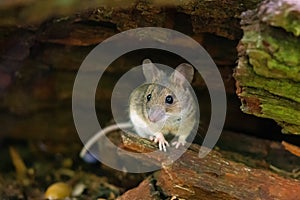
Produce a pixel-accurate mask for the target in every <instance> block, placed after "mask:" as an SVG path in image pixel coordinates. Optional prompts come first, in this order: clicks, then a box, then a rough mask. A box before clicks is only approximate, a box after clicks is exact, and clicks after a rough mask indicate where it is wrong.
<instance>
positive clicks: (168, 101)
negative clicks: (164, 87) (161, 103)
mask: <svg viewBox="0 0 300 200" xmlns="http://www.w3.org/2000/svg"><path fill="white" fill-rule="evenodd" d="M166 103H167V104H172V103H173V97H172V96H171V95H168V96H167V97H166Z"/></svg>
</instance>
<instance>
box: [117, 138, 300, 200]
mask: <svg viewBox="0 0 300 200" xmlns="http://www.w3.org/2000/svg"><path fill="white" fill-rule="evenodd" d="M145 143H149V142H147V140H145V139H141V138H140V137H137V136H128V135H123V145H124V147H125V149H127V150H130V151H133V152H138V153H145V152H149V151H153V150H156V148H157V147H156V146H155V145H153V144H152V145H151V144H150V143H149V144H147V145H145ZM198 152H199V146H198V145H194V144H192V145H191V146H190V148H189V149H188V150H187V151H186V152H185V153H184V154H183V155H182V156H181V157H180V158H179V159H178V160H176V161H172V162H168V161H171V160H168V158H166V157H164V153H161V154H157V157H151V158H149V157H147V156H138V159H140V160H142V163H148V162H152V163H159V162H160V161H161V160H162V158H163V159H166V160H164V162H163V163H161V166H162V168H161V170H159V171H157V172H155V173H154V174H153V176H152V177H149V179H146V180H144V182H142V183H141V184H140V185H139V186H138V187H137V188H134V189H132V190H130V191H128V192H126V193H125V194H123V195H122V196H121V197H120V198H119V200H121V199H136V197H143V196H142V195H143V194H145V195H144V198H145V199H157V198H159V197H163V198H175V197H177V198H178V199H241V200H242V199H243V200H247V199H249V200H252V199H264V200H265V199H281V200H285V199H286V200H296V199H298V198H299V193H300V181H299V180H295V179H290V178H284V177H281V176H279V175H277V174H275V173H273V172H270V171H268V170H265V169H255V168H252V167H248V166H246V165H244V164H241V163H237V162H235V161H232V160H230V159H228V158H224V157H223V156H222V155H221V154H220V153H219V152H217V151H215V150H212V151H211V152H210V153H209V154H208V155H207V156H206V157H204V158H202V159H200V158H199V157H198ZM164 163H165V164H164ZM170 163H171V164H170Z"/></svg>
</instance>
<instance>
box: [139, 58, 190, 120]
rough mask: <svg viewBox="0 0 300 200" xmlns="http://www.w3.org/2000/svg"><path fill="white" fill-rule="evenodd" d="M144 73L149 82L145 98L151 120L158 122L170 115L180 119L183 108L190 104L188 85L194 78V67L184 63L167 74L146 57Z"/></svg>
mask: <svg viewBox="0 0 300 200" xmlns="http://www.w3.org/2000/svg"><path fill="white" fill-rule="evenodd" d="M143 73H144V76H145V78H146V82H148V84H146V87H147V88H146V90H145V93H144V97H143V98H144V102H145V104H146V106H145V112H146V113H145V114H146V115H147V117H148V119H149V121H150V122H152V123H156V122H158V121H160V120H166V119H167V118H169V117H170V116H173V117H175V118H176V117H177V118H178V120H180V118H181V114H182V113H181V112H182V109H183V107H184V106H187V105H185V104H188V102H187V101H188V98H187V97H188V96H189V94H190V93H189V91H188V90H189V89H188V87H189V83H191V81H192V80H193V76H194V69H193V67H192V66H191V65H189V64H187V63H182V64H180V65H179V66H177V67H176V69H175V70H174V72H173V73H172V74H171V75H167V74H166V73H165V72H164V71H162V70H160V69H158V68H157V67H156V66H155V65H154V64H153V63H152V62H151V61H150V60H149V59H146V60H144V61H143Z"/></svg>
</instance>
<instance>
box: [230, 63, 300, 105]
mask: <svg viewBox="0 0 300 200" xmlns="http://www.w3.org/2000/svg"><path fill="white" fill-rule="evenodd" d="M236 71H237V73H236V75H235V78H236V79H237V80H238V81H239V84H240V85H241V86H247V87H254V88H257V89H264V90H266V91H268V92H270V93H272V94H274V95H277V96H280V97H284V98H288V99H290V100H293V101H296V102H298V103H300V83H299V82H294V81H291V80H288V79H281V80H278V79H273V78H266V77H263V76H258V75H257V74H255V72H254V71H253V69H252V68H251V67H250V66H249V64H247V62H246V61H242V60H240V61H239V66H238V67H237V69H236Z"/></svg>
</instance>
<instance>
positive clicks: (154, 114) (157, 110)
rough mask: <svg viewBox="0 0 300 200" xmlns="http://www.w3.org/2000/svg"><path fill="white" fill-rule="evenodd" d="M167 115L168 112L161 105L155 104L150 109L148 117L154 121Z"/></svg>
mask: <svg viewBox="0 0 300 200" xmlns="http://www.w3.org/2000/svg"><path fill="white" fill-rule="evenodd" d="M165 116H166V112H165V110H164V109H163V108H162V107H161V106H153V107H152V108H150V110H149V111H148V119H149V120H150V121H151V122H153V123H155V122H158V121H160V120H162V119H164V118H165Z"/></svg>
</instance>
